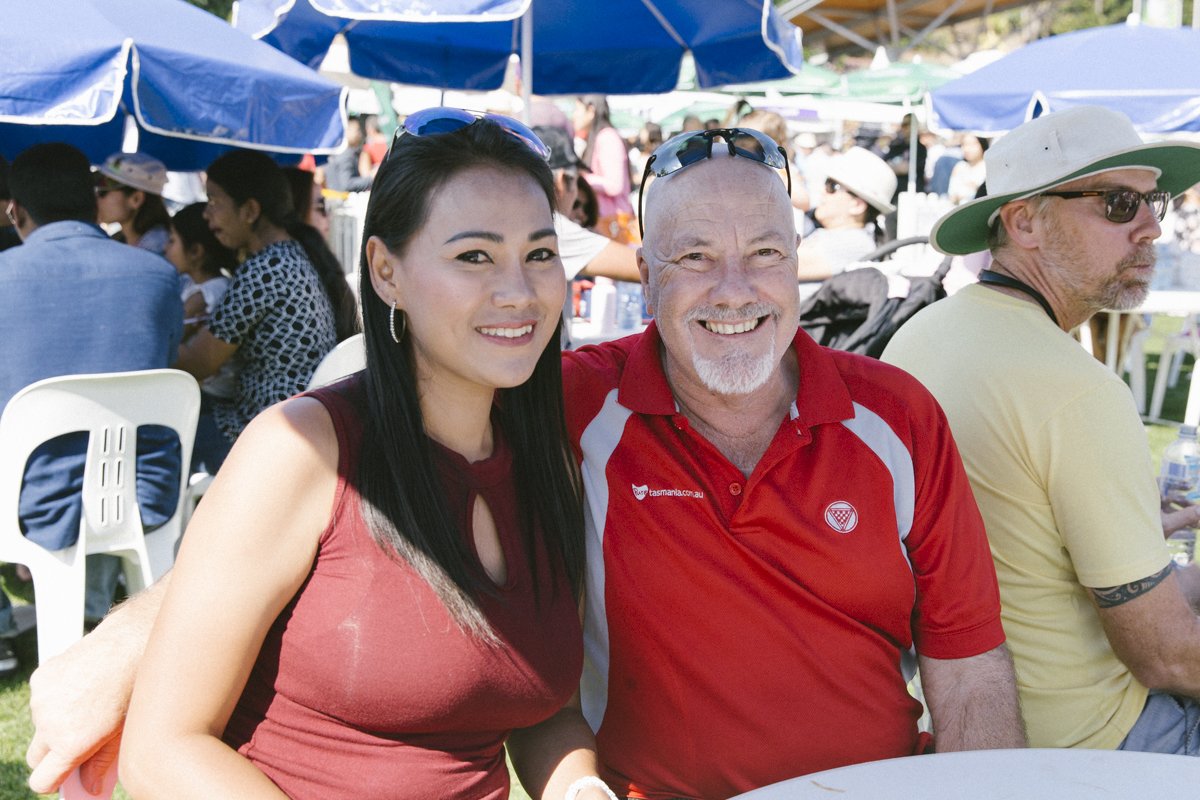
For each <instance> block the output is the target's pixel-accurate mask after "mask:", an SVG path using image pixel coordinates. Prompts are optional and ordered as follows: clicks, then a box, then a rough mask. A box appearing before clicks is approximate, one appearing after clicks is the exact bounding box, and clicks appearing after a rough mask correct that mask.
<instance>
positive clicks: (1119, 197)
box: [1042, 189, 1171, 224]
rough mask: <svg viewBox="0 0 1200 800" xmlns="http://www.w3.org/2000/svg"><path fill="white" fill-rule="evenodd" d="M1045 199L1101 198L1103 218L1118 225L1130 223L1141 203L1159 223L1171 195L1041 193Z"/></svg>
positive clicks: (1123, 191)
mask: <svg viewBox="0 0 1200 800" xmlns="http://www.w3.org/2000/svg"><path fill="white" fill-rule="evenodd" d="M1042 194H1043V195H1044V196H1046V197H1063V198H1066V199H1067V200H1074V199H1076V198H1078V197H1103V198H1104V218H1105V219H1107V220H1108V221H1109V222H1116V223H1118V224H1121V223H1125V222H1130V221H1131V220H1133V218H1134V217H1136V216H1137V212H1138V208H1139V207H1140V206H1141V204H1142V201H1143V200H1145V201H1146V205H1147V206H1148V207H1149V208H1150V213H1151V214H1153V215H1154V218H1155V219H1156V220H1158V221H1159V222H1162V221H1163V218H1164V217H1165V216H1166V215H1167V204H1168V203H1170V202H1171V193H1170V192H1166V191H1162V190H1158V191H1153V192H1146V193H1145V194H1142V193H1141V192H1135V191H1134V190H1133V189H1090V190H1087V191H1079V192H1042Z"/></svg>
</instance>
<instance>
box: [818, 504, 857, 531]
mask: <svg viewBox="0 0 1200 800" xmlns="http://www.w3.org/2000/svg"><path fill="white" fill-rule="evenodd" d="M825 521H826V522H827V523H829V527H831V528H833V529H834V530H835V531H837V532H838V533H849V532H850V531H852V530H854V529H855V528H856V527H858V510H857V509H856V508H855V507H854V506H852V505H850V504H849V503H847V502H846V501H845V500H837V501H835V502H832V503H830V504H829V506H828V507H827V508H826V509H825Z"/></svg>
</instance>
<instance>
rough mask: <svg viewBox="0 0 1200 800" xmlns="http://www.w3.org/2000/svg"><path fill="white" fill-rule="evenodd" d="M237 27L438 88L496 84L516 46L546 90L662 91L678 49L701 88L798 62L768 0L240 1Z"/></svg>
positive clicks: (364, 70)
mask: <svg viewBox="0 0 1200 800" xmlns="http://www.w3.org/2000/svg"><path fill="white" fill-rule="evenodd" d="M527 12H528V14H529V16H528V17H527V18H526V16H525V15H526V13H527ZM523 22H525V23H526V24H523ZM234 24H235V26H237V27H238V28H241V29H243V30H246V31H248V32H251V33H252V34H254V35H255V36H258V37H261V38H262V39H263V40H264V41H266V42H268V43H270V44H273V45H275V46H276V47H278V48H280V49H281V50H283V51H284V52H286V53H288V54H290V55H292V56H294V57H295V58H297V59H299V60H300V61H303V62H305V63H308V64H310V65H315V64H319V63H320V60H321V58H322V57H323V56H324V54H325V51H326V50H327V49H328V47H329V42H330V41H332V39H333V37H334V36H335V35H336V34H338V33H341V34H343V35H344V36H345V38H346V43H347V45H348V48H349V51H350V68H351V71H353V72H354V73H355V74H357V75H360V76H362V77H364V78H371V79H375V80H386V81H395V82H397V83H408V84H417V85H422V86H437V87H441V88H445V89H477V90H491V89H497V88H499V87H500V85H501V83H502V82H503V80H504V71H505V68H506V66H507V64H508V60H509V57H510V56H511V55H513V54H514V53H520V52H521V51H522V49H523V48H524V49H525V51H526V52H527V53H528V54H529V55H528V60H529V61H531V62H532V78H531V81H530V83H531V84H532V90H533V91H535V92H537V93H538V94H543V95H545V94H585V93H593V92H594V93H602V94H653V93H658V92H669V91H671V90H673V89H674V88H675V86H676V84H677V82H678V80H679V68H680V60H681V58H682V56H683V54H684V53H685V52H686V51H690V52H691V53H692V57H693V59H694V61H695V64H696V78H697V84H698V85H699V86H700V87H701V88H707V87H713V86H722V85H725V84H729V83H741V82H746V81H758V80H768V79H772V78H782V77H785V76H787V75H790V74H792V73H793V72H795V71H796V70H798V69H799V68H800V64H801V52H800V29H799V28H797V27H795V26H793V25H792V24H791V23H789V22H787V21H785V20H784V19H783V18H782V17H780V16H779V15H778V13H777V12H776V11H775V8H774V6H773V4H772V3H771V2H770V0H719V1H717V0H440V1H439V2H438V3H430V2H427V0H240V2H238V3H237V5H236V10H235V14H234ZM525 66H526V67H528V66H529V65H525Z"/></svg>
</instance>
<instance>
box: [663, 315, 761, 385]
mask: <svg viewBox="0 0 1200 800" xmlns="http://www.w3.org/2000/svg"><path fill="white" fill-rule="evenodd" d="M750 317H770V318H772V319H778V318H779V310H778V309H777V308H775V307H774V306H771V305H768V304H766V303H751V304H749V305H746V306H743V307H741V308H736V309H735V308H725V307H720V306H710V307H705V308H693V309H692V310H691V311H689V312H688V314H687V315H686V317H685V322H693V321H698V320H707V321H710V322H735V321H739V320H744V319H747V318H750ZM778 364H779V358H778V356H777V355H776V353H775V342H773V341H772V342H771V349H770V350H769V351H768V352H767V353H766V354H765V355H762V356H754V355H752V354H750V353H746V352H742V351H739V350H734V351H733V352H729V353H726V354H724V355H722V356H720V357H718V358H705V357H704V356H702V355H700V354H699V353H693V354H692V367H693V369H695V370H696V375H697V377H699V378H700V382H701V383H703V384H704V386H705V388H707V389H708V390H709V391H710V392H713V393H715V394H720V395H745V394H750V393H752V392H754V391H756V390H757V389H761V388H762V387H763V386H764V385H766V383H767V381H768V380H769V379H770V378H771V375H772V374H773V373H774V371H775V368H776V367H777V366H778Z"/></svg>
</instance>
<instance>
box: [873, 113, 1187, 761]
mask: <svg viewBox="0 0 1200 800" xmlns="http://www.w3.org/2000/svg"><path fill="white" fill-rule="evenodd" d="M985 162H986V164H987V187H988V195H987V196H986V197H982V198H979V199H977V200H975V201H973V202H970V203H967V204H965V205H962V206H959V207H958V208H956V209H954V210H953V211H951V212H950V213H948V214H947V215H946V216H944V217H942V219H941V220H939V221H938V222H937V224H936V225H935V226H934V228H933V232H932V234H931V237H930V238H931V241H932V242H933V244H934V246H935V247H937V248H938V249H939V250H941V251H942V252H944V253H971V252H974V251H978V250H981V249H984V248H987V249H989V250H990V251H991V253H992V257H993V262H992V265H991V268H990V269H989V270H984V271H983V272H982V273H980V283H979V284H978V285H975V286H968V287H966V288H964V289H963V290H961V291H960V292H958V293H957V294H955V295H954V296H953V297H951V298H948V299H947V300H944V301H941V302H938V303H935V304H934V305H932V306H930V307H929V308H928V309H926V310H925V311H922V312H921V313H920V314H918V315H917V316H916V317H914V318H913V319H912V320H911V321H909V322H908V323H907V324H906V325H905V326H904V328H902V329H901V330H900V331H899V332H898V333H897V334H896V336H895V337H894V338H893V339H892V341H891V344H890V345H889V347H888V349H887V351H885V353H884V359H885V360H888V361H891V362H892V363H894V364H897V365H899V366H900V367H903V368H904V369H907V370H908V371H909V372H911V373H912V374H914V375H915V376H916V377H917V378H919V379H920V380H921V381H922V382H924V383H925V385H926V386H927V387H928V388H929V389H930V390H931V391H932V392H933V394H934V396H935V397H936V398H937V399H938V401H939V402H940V403H941V405H942V407H943V408H944V409H945V412H946V415H947V417H948V418H949V420H950V425H951V429H952V430H953V432H954V437H955V439H956V440H957V443H958V446H959V449H960V451H961V453H962V456H963V461H964V463H965V464H966V467H967V473H968V475H969V476H970V479H971V485H972V488H973V489H974V492H975V496H976V499H977V500H978V502H979V507H980V510H981V511H982V512H983V517H984V522H985V524H986V527H987V532H988V539H989V542H990V544H991V549H992V556H993V559H994V561H995V563H996V572H997V576H998V577H999V579H1000V595H1001V603H1002V606H1003V620H1004V629H1005V632H1006V633H1007V634H1008V637H1009V639H1008V640H1009V646H1010V648H1011V649H1012V653H1013V658H1014V660H1015V663H1016V671H1017V683H1018V689H1019V691H1020V695H1021V704H1022V710H1023V713H1024V716H1025V721H1026V725H1027V727H1028V734H1029V744H1030V745H1031V746H1034V747H1086V748H1097V749H1113V748H1123V749H1130V750H1148V751H1159V752H1172V753H1187V754H1189V755H1197V754H1198V753H1200V736H1198V735H1197V727H1198V725H1200V705H1198V704H1197V700H1196V698H1200V619H1198V618H1197V616H1196V614H1195V612H1194V611H1193V610H1192V609H1193V608H1194V607H1196V604H1197V603H1198V601H1200V573H1198V572H1197V568H1196V566H1195V565H1190V566H1188V567H1186V568H1182V569H1181V568H1179V567H1177V566H1175V565H1174V564H1173V562H1172V560H1171V556H1170V553H1169V552H1168V550H1167V547H1166V544H1165V542H1164V529H1165V530H1166V531H1167V532H1170V531H1171V530H1172V529H1178V528H1182V527H1186V526H1193V525H1196V524H1197V522H1198V521H1200V514H1198V513H1197V511H1200V509H1197V508H1194V507H1187V508H1184V509H1183V510H1182V511H1178V512H1175V513H1173V514H1163V513H1162V512H1161V508H1160V501H1159V494H1158V488H1157V486H1156V484H1155V481H1154V475H1153V472H1152V467H1151V459H1150V453H1149V452H1148V450H1147V447H1146V434H1145V431H1144V429H1143V428H1142V423H1141V420H1140V419H1139V417H1138V415H1137V411H1136V410H1135V408H1134V404H1133V402H1132V398H1131V397H1130V394H1129V389H1128V388H1127V387H1126V386H1125V384H1124V383H1123V382H1122V381H1121V380H1120V379H1119V378H1118V377H1117V376H1116V375H1115V374H1113V373H1112V372H1111V371H1109V370H1108V369H1106V368H1105V366H1104V365H1103V364H1101V363H1100V362H1099V361H1097V360H1096V359H1094V358H1092V357H1091V356H1090V355H1089V354H1088V353H1087V352H1085V351H1084V350H1083V349H1082V348H1081V347H1080V346H1079V344H1078V343H1077V342H1076V341H1075V340H1074V338H1073V337H1072V336H1071V335H1070V333H1069V332H1070V331H1071V330H1072V329H1073V328H1075V327H1076V326H1078V325H1079V324H1081V323H1083V322H1084V321H1086V320H1087V319H1088V318H1089V317H1091V316H1092V315H1093V314H1095V313H1096V312H1097V311H1101V310H1102V309H1132V308H1136V307H1137V306H1138V305H1139V304H1140V303H1141V302H1142V300H1143V299H1145V297H1146V293H1147V291H1148V289H1149V286H1150V280H1151V277H1152V276H1153V274H1154V257H1155V252H1154V240H1155V239H1157V238H1158V236H1159V234H1160V233H1161V230H1160V228H1159V222H1160V221H1161V220H1162V218H1163V214H1164V213H1165V211H1166V208H1167V204H1168V203H1169V202H1170V199H1171V196H1172V195H1174V194H1177V193H1179V192H1182V191H1183V190H1184V189H1186V188H1187V187H1189V186H1191V185H1192V184H1194V183H1196V182H1197V181H1198V180H1200V145H1195V144H1192V143H1188V142H1175V141H1168V142H1159V143H1153V144H1146V143H1144V142H1143V141H1142V139H1141V137H1140V136H1139V135H1138V134H1137V132H1136V131H1135V130H1134V128H1133V125H1132V124H1131V123H1130V122H1129V120H1128V119H1127V118H1126V117H1124V116H1123V115H1121V114H1119V113H1117V112H1115V111H1110V110H1106V109H1103V108H1096V107H1079V108H1074V109H1071V110H1068V111H1063V112H1059V113H1056V114H1051V115H1049V116H1045V117H1040V118H1038V119H1035V120H1033V121H1031V122H1028V123H1026V124H1024V125H1022V126H1021V127H1019V128H1017V129H1015V130H1013V131H1012V132H1011V133H1009V134H1007V135H1006V136H1004V137H1002V138H1001V139H999V140H998V141H997V142H996V143H995V144H994V145H993V146H992V147H991V148H990V149H989V150H988V152H987V155H986V156H985Z"/></svg>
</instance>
